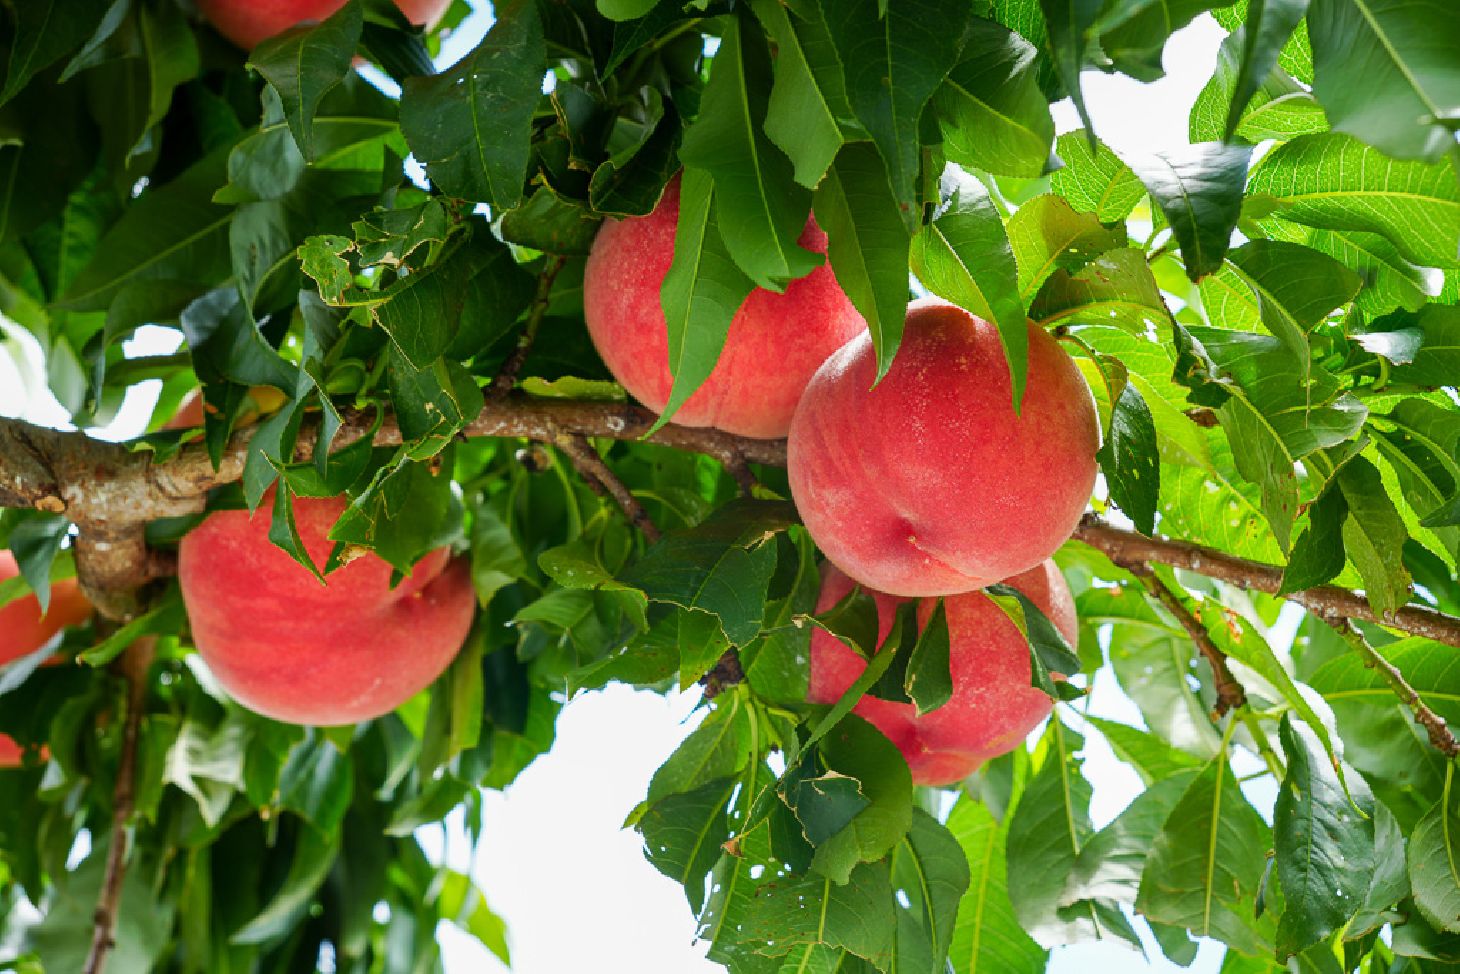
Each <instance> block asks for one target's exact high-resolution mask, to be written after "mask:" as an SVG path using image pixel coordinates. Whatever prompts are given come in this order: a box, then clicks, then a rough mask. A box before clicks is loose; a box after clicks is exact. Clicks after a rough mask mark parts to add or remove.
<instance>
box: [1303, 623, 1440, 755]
mask: <svg viewBox="0 0 1460 974" xmlns="http://www.w3.org/2000/svg"><path fill="white" fill-rule="evenodd" d="M1318 615H1319V616H1320V617H1321V618H1322V619H1323V621H1324V622H1326V623H1328V624H1329V625H1330V626H1332V627H1333V628H1334V630H1335V631H1336V632H1337V633H1338V634H1339V635H1340V636H1342V637H1343V640H1344V642H1346V643H1348V644H1349V646H1350V647H1352V648H1353V650H1354V651H1355V652H1357V653H1358V654H1359V655H1360V656H1362V657H1363V659H1364V665H1365V666H1367V667H1370V668H1371V669H1376V670H1378V671H1379V672H1380V673H1381V674H1383V676H1384V679H1385V680H1386V681H1387V682H1388V684H1389V686H1390V688H1391V689H1393V690H1394V695H1395V696H1396V697H1398V698H1399V700H1400V702H1401V703H1403V704H1404V705H1405V706H1407V707H1408V708H1409V709H1410V712H1411V713H1413V714H1414V720H1415V723H1417V724H1419V725H1420V726H1421V727H1423V728H1424V729H1425V733H1426V734H1428V735H1429V739H1430V744H1431V745H1432V746H1433V747H1434V748H1435V750H1437V751H1439V752H1440V753H1441V754H1443V755H1445V757H1447V758H1453V757H1455V756H1456V755H1457V754H1460V742H1457V741H1456V740H1455V735H1454V734H1452V733H1450V728H1449V727H1447V726H1446V725H1445V718H1443V717H1441V716H1440V715H1439V714H1437V713H1435V712H1434V711H1433V710H1431V709H1430V708H1429V705H1428V704H1426V703H1425V702H1424V700H1423V699H1422V698H1421V697H1420V695H1419V691H1418V690H1416V689H1415V688H1414V687H1412V686H1410V685H1409V681H1408V680H1406V679H1405V678H1404V674H1403V673H1401V672H1399V667H1397V666H1395V665H1394V664H1393V663H1391V662H1389V661H1388V660H1387V659H1385V658H1384V656H1383V655H1382V654H1381V653H1380V652H1379V651H1378V650H1377V649H1375V648H1374V646H1373V645H1372V644H1371V643H1370V642H1369V641H1368V640H1367V639H1365V638H1364V634H1363V633H1361V632H1359V630H1358V629H1357V628H1355V626H1354V624H1353V623H1352V622H1350V621H1349V620H1348V619H1346V618H1344V617H1343V616H1342V615H1340V614H1338V613H1324V612H1319V613H1318Z"/></svg>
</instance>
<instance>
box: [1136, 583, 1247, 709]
mask: <svg viewBox="0 0 1460 974" xmlns="http://www.w3.org/2000/svg"><path fill="white" fill-rule="evenodd" d="M1132 573H1133V574H1134V575H1135V576H1136V577H1137V578H1139V579H1140V580H1141V584H1142V585H1144V586H1145V587H1146V591H1148V592H1150V593H1151V595H1152V596H1154V597H1155V599H1156V601H1158V602H1160V603H1161V604H1162V605H1163V606H1165V607H1166V611H1167V612H1170V613H1171V614H1172V615H1173V616H1175V617H1176V621H1177V622H1179V623H1181V628H1183V629H1185V630H1186V634H1187V635H1188V636H1190V637H1191V641H1192V642H1194V643H1196V648H1197V649H1199V650H1201V654H1202V656H1204V657H1205V658H1206V661H1207V665H1208V666H1210V667H1211V668H1212V686H1213V688H1214V689H1215V690H1216V691H1217V705H1216V706H1215V707H1214V708H1213V709H1214V710H1215V711H1216V716H1217V717H1222V716H1225V715H1226V714H1227V712H1228V711H1231V710H1236V709H1237V708H1239V707H1241V706H1242V705H1243V704H1245V703H1246V702H1247V693H1246V691H1244V690H1243V689H1242V684H1240V683H1238V682H1237V678H1236V677H1234V676H1233V675H1232V670H1231V668H1230V667H1229V666H1227V654H1226V653H1224V652H1222V651H1221V649H1219V648H1218V647H1217V644H1216V643H1215V642H1213V641H1212V636H1211V633H1209V632H1207V628H1206V626H1204V625H1202V624H1201V622H1200V621H1198V620H1197V618H1196V616H1194V615H1192V614H1191V610H1190V609H1188V608H1187V607H1186V604H1185V603H1184V602H1182V601H1181V599H1179V598H1177V596H1176V593H1175V592H1173V591H1171V590H1170V589H1169V588H1167V587H1166V583H1165V582H1163V581H1161V580H1160V579H1159V578H1157V577H1156V575H1155V573H1154V572H1152V571H1151V570H1150V568H1148V567H1146V566H1145V565H1140V566H1135V567H1133V569H1132Z"/></svg>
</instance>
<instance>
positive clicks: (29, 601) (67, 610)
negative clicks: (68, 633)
mask: <svg viewBox="0 0 1460 974" xmlns="http://www.w3.org/2000/svg"><path fill="white" fill-rule="evenodd" d="M19 574H20V566H19V565H17V564H16V563H15V556H14V555H13V554H11V553H10V552H9V551H8V550H3V549H0V581H3V580H4V579H7V578H14V577H16V576H17V575H19ZM89 618H91V603H90V602H89V601H87V599H86V596H84V595H82V594H81V586H80V585H79V584H78V583H77V581H76V579H75V578H74V577H73V578H63V579H60V580H58V581H54V582H52V583H51V603H50V607H49V609H48V610H47V611H46V612H45V613H44V614H42V613H41V603H40V600H39V599H37V598H36V597H35V594H34V593H30V594H27V595H22V596H21V597H20V598H18V599H13V600H11V601H10V602H7V603H5V604H4V605H3V606H0V666H3V665H4V664H6V663H9V662H11V661H12V660H16V659H19V658H20V657H22V656H28V655H30V654H31V653H33V652H35V651H36V650H38V649H40V648H41V647H42V646H44V645H45V644H46V643H47V642H48V641H49V640H50V639H51V637H52V636H54V635H55V634H56V633H58V632H60V631H61V630H62V629H65V628H67V627H68V626H76V625H80V624H81V623H83V622H85V621H86V620H87V619H89Z"/></svg>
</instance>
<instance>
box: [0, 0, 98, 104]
mask: <svg viewBox="0 0 1460 974" xmlns="http://www.w3.org/2000/svg"><path fill="white" fill-rule="evenodd" d="M106 8H107V4H106V3H105V2H103V0H84V2H80V3H62V2H59V0H37V2H35V3H27V4H24V5H19V6H16V7H13V8H11V9H10V11H9V18H10V19H11V23H10V25H9V30H8V31H7V33H9V35H10V43H9V50H8V51H7V52H6V54H7V57H6V59H5V76H4V82H5V83H4V85H3V86H0V105H3V104H4V103H5V102H7V101H9V100H10V99H11V98H14V97H15V95H16V94H17V93H18V92H19V91H20V90H21V89H22V88H24V87H25V86H26V85H27V84H28V83H29V82H30V80H31V78H33V77H35V75H36V74H37V73H38V72H40V71H44V70H45V69H46V68H48V67H50V66H51V65H52V64H54V63H55V62H56V61H58V60H60V59H61V58H62V57H64V56H66V55H67V54H69V53H71V51H72V50H74V49H75V48H76V46H77V45H78V44H80V43H81V42H82V41H84V40H85V39H86V37H87V35H88V34H90V33H91V31H92V28H94V27H95V26H96V22H97V21H98V20H100V19H101V16H102V14H103V13H104V12H105V10H106Z"/></svg>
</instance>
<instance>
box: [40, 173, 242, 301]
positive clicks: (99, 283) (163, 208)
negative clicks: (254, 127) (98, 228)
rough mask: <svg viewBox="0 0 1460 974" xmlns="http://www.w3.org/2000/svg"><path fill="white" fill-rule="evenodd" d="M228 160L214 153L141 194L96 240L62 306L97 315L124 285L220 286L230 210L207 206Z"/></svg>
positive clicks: (224, 271)
mask: <svg viewBox="0 0 1460 974" xmlns="http://www.w3.org/2000/svg"><path fill="white" fill-rule="evenodd" d="M227 160H228V154H227V152H226V151H219V152H215V153H213V154H212V155H209V156H205V157H204V158H203V159H202V160H200V161H199V162H197V163H195V164H194V165H193V166H192V167H191V168H189V169H187V170H186V171H185V172H183V173H182V174H181V175H180V176H178V177H177V178H176V179H173V180H172V181H171V182H169V183H167V184H165V185H162V186H158V187H156V188H149V189H148V190H147V191H146V192H145V193H143V194H142V196H141V197H139V198H138V199H137V200H136V201H135V202H133V203H132V205H131V206H129V207H128V209H127V212H126V214H125V215H123V217H122V218H121V219H120V220H118V221H117V222H116V224H115V225H114V226H113V227H112V228H111V230H109V231H108V232H107V235H106V236H105V237H103V238H102V241H101V243H100V244H99V245H98V246H97V249H96V254H95V255H94V256H93V257H92V259H91V262H90V263H88V264H87V265H86V267H85V269H83V270H82V271H81V273H80V274H78V275H77V276H76V279H75V280H74V281H72V282H71V286H70V287H69V288H68V289H67V290H66V293H65V294H64V295H63V296H62V298H61V303H63V304H64V305H65V306H66V307H68V308H72V309H75V310H78V311H100V310H103V309H105V308H106V307H107V305H108V304H110V303H111V299H112V298H113V297H115V296H116V295H117V293H118V292H119V291H121V290H122V288H124V287H126V286H127V285H130V284H140V283H141V282H152V281H158V280H181V281H189V282H193V283H197V284H200V285H203V284H209V283H212V282H217V281H222V280H224V279H226V278H227V277H228V274H229V267H230V260H229V254H228V225H229V222H230V220H231V219H232V217H233V208H232V207H228V206H219V205H218V204H216V203H214V202H213V201H212V199H213V193H214V191H215V190H217V189H218V187H220V186H222V185H223V184H224V182H225V181H226V178H227V177H226V167H227Z"/></svg>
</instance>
